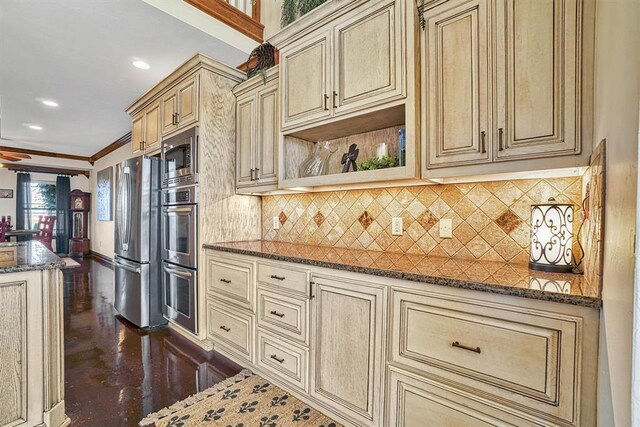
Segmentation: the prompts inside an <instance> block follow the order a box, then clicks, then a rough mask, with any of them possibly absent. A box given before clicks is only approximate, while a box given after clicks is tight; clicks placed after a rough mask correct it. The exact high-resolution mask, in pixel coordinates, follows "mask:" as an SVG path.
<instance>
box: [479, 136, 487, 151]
mask: <svg viewBox="0 0 640 427" xmlns="http://www.w3.org/2000/svg"><path fill="white" fill-rule="evenodd" d="M480 143H481V145H482V152H483V153H486V152H487V133H486V132H485V131H482V132H480Z"/></svg>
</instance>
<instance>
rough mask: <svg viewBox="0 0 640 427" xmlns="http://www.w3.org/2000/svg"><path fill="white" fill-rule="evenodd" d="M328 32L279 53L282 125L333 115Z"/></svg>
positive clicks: (287, 125)
mask: <svg viewBox="0 0 640 427" xmlns="http://www.w3.org/2000/svg"><path fill="white" fill-rule="evenodd" d="M328 49H329V34H328V33H322V34H320V35H315V34H314V35H313V37H307V38H305V39H303V40H302V41H300V42H298V43H296V44H294V45H291V46H288V47H287V48H286V49H283V50H282V51H281V52H280V58H281V65H280V88H281V90H282V94H281V96H282V107H283V115H282V120H283V121H282V128H283V129H286V128H290V127H292V126H294V125H297V124H301V123H306V122H311V121H314V120H318V119H321V118H324V117H328V116H330V115H331V111H330V109H329V102H330V99H329V91H330V81H329V80H330V76H329V51H328Z"/></svg>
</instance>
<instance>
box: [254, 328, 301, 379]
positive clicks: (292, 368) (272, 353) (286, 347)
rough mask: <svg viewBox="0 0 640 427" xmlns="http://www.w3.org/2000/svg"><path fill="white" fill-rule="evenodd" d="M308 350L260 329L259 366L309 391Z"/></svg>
mask: <svg viewBox="0 0 640 427" xmlns="http://www.w3.org/2000/svg"><path fill="white" fill-rule="evenodd" d="M308 360H309V353H308V350H307V349H305V348H303V347H300V346H296V345H293V344H290V343H288V342H286V341H284V340H282V339H279V338H277V337H276V336H275V335H271V334H268V333H266V332H264V331H262V330H260V329H258V366H260V367H261V368H264V369H265V370H267V371H268V372H270V373H272V374H274V375H275V376H276V377H278V378H280V379H282V380H284V381H286V382H288V383H290V384H291V385H293V386H295V387H297V388H300V389H302V390H305V391H307V364H308Z"/></svg>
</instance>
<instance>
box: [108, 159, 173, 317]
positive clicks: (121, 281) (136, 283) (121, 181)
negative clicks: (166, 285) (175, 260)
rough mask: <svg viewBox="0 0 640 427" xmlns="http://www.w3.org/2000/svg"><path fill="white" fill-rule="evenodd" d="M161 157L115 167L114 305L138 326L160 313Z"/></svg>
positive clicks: (124, 163) (131, 160) (123, 163)
mask: <svg viewBox="0 0 640 427" xmlns="http://www.w3.org/2000/svg"><path fill="white" fill-rule="evenodd" d="M160 167H161V165H160V159H158V158H153V157H145V156H139V157H134V158H132V159H129V160H125V161H124V162H122V163H120V164H119V165H117V166H116V186H115V189H116V204H115V205H116V216H115V217H116V218H115V219H116V220H115V259H114V272H115V274H114V277H115V302H114V306H115V309H116V310H117V311H118V313H120V314H121V315H122V316H123V317H124V318H126V319H127V320H129V321H130V322H131V323H133V324H135V325H136V326H139V327H141V328H146V327H153V326H158V325H162V324H165V323H166V320H165V319H164V317H163V316H162V293H161V292H162V277H161V275H160V271H161V253H160V252H161V250H160V227H161V225H160V179H161V176H160Z"/></svg>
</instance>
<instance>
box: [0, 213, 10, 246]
mask: <svg viewBox="0 0 640 427" xmlns="http://www.w3.org/2000/svg"><path fill="white" fill-rule="evenodd" d="M7 230H9V223H8V222H7V219H6V218H5V217H2V220H1V221H0V243H2V242H6V241H7V237H6V236H5V233H6V232H7Z"/></svg>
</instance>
